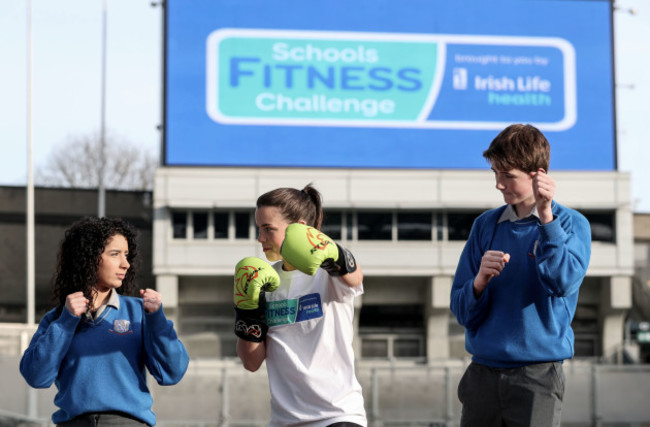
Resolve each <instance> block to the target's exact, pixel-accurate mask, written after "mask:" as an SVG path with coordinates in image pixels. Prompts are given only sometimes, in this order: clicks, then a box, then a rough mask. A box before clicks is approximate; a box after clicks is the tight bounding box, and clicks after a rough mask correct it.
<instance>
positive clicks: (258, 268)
mask: <svg viewBox="0 0 650 427" xmlns="http://www.w3.org/2000/svg"><path fill="white" fill-rule="evenodd" d="M279 285H280V276H278V273H277V272H276V271H275V270H274V269H273V267H271V265H270V264H269V263H268V262H266V261H264V260H262V259H259V258H256V257H247V258H244V259H242V260H241V261H239V262H238V263H237V266H236V267H235V288H234V300H235V335H237V336H238V337H239V338H241V339H243V340H246V341H252V342H262V341H264V338H265V337H266V332H267V331H268V329H269V327H268V325H267V324H266V320H265V315H264V310H265V305H266V304H265V301H266V300H265V299H264V292H273V291H275V290H276V289H277V288H278V286H279Z"/></svg>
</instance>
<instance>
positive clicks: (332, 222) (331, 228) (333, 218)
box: [321, 212, 343, 240]
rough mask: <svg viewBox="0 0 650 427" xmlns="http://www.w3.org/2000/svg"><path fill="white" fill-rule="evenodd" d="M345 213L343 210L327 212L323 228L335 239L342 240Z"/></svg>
mask: <svg viewBox="0 0 650 427" xmlns="http://www.w3.org/2000/svg"><path fill="white" fill-rule="evenodd" d="M342 221H343V214H342V213H341V212H325V218H324V220H323V226H322V227H321V230H322V231H323V233H325V234H327V235H328V236H329V237H330V238H332V239H334V240H341V232H342V228H343V224H342Z"/></svg>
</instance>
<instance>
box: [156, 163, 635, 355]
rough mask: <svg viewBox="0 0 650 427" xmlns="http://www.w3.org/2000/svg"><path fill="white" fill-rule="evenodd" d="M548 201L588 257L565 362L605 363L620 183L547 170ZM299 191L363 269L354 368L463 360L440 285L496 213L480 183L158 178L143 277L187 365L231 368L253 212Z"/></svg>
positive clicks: (625, 223) (162, 171)
mask: <svg viewBox="0 0 650 427" xmlns="http://www.w3.org/2000/svg"><path fill="white" fill-rule="evenodd" d="M551 174H552V176H553V178H554V179H555V180H556V183H557V190H556V197H555V199H556V200H557V201H558V202H560V203H562V204H564V205H566V206H569V207H571V208H574V209H577V210H579V211H580V212H582V213H583V214H585V216H586V217H587V218H588V219H589V221H590V223H591V226H592V235H593V243H592V255H591V261H590V265H589V269H588V272H587V277H586V278H585V280H584V282H583V285H582V287H581V290H580V298H579V304H578V310H577V312H576V317H575V319H574V322H573V327H574V331H575V333H576V356H577V357H604V358H606V359H608V360H618V358H619V357H620V354H621V352H622V349H623V345H624V322H625V316H626V313H627V311H628V310H629V309H630V308H631V306H632V276H633V274H634V247H633V218H632V211H631V205H630V203H631V201H630V179H629V175H628V174H626V173H620V172H566V171H559V172H553V171H551ZM308 183H312V184H313V185H314V186H315V187H316V188H317V189H318V190H319V191H320V192H321V193H322V195H323V203H324V206H323V207H324V210H325V215H326V222H325V226H324V231H325V232H326V233H327V234H328V235H330V236H331V237H333V238H334V239H335V240H337V241H339V242H340V243H341V244H342V245H343V246H345V247H347V248H349V249H350V250H351V251H352V253H353V254H354V255H355V257H356V259H357V261H358V262H359V264H360V265H361V266H362V268H363V272H364V276H365V280H364V287H365V293H364V295H363V296H362V297H360V298H358V299H357V310H356V312H355V329H356V338H357V340H356V345H357V356H358V357H360V358H361V359H374V358H377V359H391V360H394V359H405V360H406V359H413V360H418V361H422V360H423V359H424V360H427V361H434V360H440V359H448V358H460V357H466V356H467V353H466V352H465V350H464V330H463V328H462V327H461V326H459V325H458V324H457V323H456V320H455V318H454V317H453V315H452V314H451V311H450V310H449V295H450V290H451V283H452V280H453V276H454V273H455V270H456V265H457V262H458V258H459V256H460V253H461V251H462V248H463V246H464V244H465V240H466V238H467V235H468V233H469V229H470V227H471V224H472V221H473V219H474V218H475V217H476V216H477V215H478V214H480V213H481V212H483V211H485V210H486V209H490V208H493V207H496V206H500V205H501V204H503V200H502V198H501V194H500V193H499V192H498V191H497V190H496V189H495V183H494V177H493V173H492V172H491V171H490V170H489V168H488V167H487V166H486V168H485V170H372V169H312V168H309V169H301V168H225V167H219V168H217V167H214V168H198V167H192V168H185V167H162V168H159V169H158V170H157V172H156V180H155V188H154V225H153V272H154V275H155V277H156V285H157V288H158V290H159V291H160V292H161V293H162V294H163V298H164V304H165V310H166V312H168V313H169V314H170V316H171V317H172V318H174V320H175V321H176V325H177V327H178V330H179V331H180V334H181V337H182V339H183V341H184V342H185V343H186V345H187V347H188V350H189V352H190V355H191V356H192V357H197V358H201V357H206V358H215V357H216V358H230V357H235V336H234V333H233V332H232V328H233V320H234V312H233V309H232V289H233V272H234V266H235V264H236V263H237V262H238V261H239V260H240V259H241V258H244V257H246V256H258V257H260V258H264V254H263V253H262V251H261V246H260V245H259V243H258V242H257V240H256V237H257V230H256V228H255V221H254V209H255V201H256V199H257V197H258V196H259V195H261V194H263V193H264V192H266V191H269V190H272V189H274V188H278V187H294V188H302V187H304V186H305V185H306V184H308Z"/></svg>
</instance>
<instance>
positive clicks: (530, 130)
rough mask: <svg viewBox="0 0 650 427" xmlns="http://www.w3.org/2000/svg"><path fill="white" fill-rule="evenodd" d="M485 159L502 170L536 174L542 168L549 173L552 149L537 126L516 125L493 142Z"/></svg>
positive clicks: (486, 151)
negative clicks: (516, 170)
mask: <svg viewBox="0 0 650 427" xmlns="http://www.w3.org/2000/svg"><path fill="white" fill-rule="evenodd" d="M483 157H485V159H487V160H488V161H489V162H490V163H491V164H492V165H493V166H494V167H496V168H497V169H500V170H511V169H520V170H522V171H524V172H536V171H537V170H538V169H540V168H541V169H544V170H545V171H546V172H548V167H549V164H550V162H551V147H550V146H549V144H548V141H547V140H546V137H545V136H544V134H543V133H542V132H541V131H540V130H539V129H537V128H536V127H535V126H531V125H522V124H514V125H510V126H508V127H507V128H505V129H504V130H502V131H501V132H500V133H499V134H498V135H497V136H496V138H494V139H493V140H492V142H491V143H490V146H489V147H488V149H487V150H485V151H484V152H483Z"/></svg>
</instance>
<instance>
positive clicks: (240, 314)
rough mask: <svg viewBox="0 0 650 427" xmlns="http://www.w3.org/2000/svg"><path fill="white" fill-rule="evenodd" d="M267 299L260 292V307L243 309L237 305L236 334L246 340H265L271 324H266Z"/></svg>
mask: <svg viewBox="0 0 650 427" xmlns="http://www.w3.org/2000/svg"><path fill="white" fill-rule="evenodd" d="M265 312H266V299H265V298H264V292H260V297H259V307H257V308H256V309H254V310H242V309H241V308H237V307H235V335H237V336H238V337H239V338H241V339H243V340H245V341H251V342H263V341H264V339H265V338H266V333H267V331H268V330H269V326H268V325H267V324H266V314H265Z"/></svg>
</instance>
